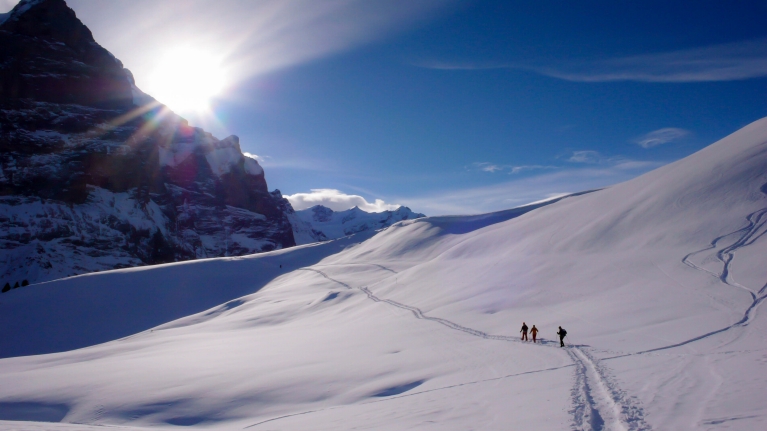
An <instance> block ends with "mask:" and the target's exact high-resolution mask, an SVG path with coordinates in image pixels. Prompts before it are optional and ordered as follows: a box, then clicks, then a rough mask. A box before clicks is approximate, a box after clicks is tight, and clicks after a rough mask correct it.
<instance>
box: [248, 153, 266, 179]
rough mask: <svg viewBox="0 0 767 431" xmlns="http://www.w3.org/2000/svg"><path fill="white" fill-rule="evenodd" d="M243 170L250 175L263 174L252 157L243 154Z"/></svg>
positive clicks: (262, 170)
mask: <svg viewBox="0 0 767 431" xmlns="http://www.w3.org/2000/svg"><path fill="white" fill-rule="evenodd" d="M245 172H247V173H248V174H250V175H263V174H264V169H263V168H262V167H261V165H259V164H258V161H256V159H255V158H253V157H248V156H245Z"/></svg>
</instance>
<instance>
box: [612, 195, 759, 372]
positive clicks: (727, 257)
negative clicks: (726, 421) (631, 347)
mask: <svg viewBox="0 0 767 431" xmlns="http://www.w3.org/2000/svg"><path fill="white" fill-rule="evenodd" d="M765 216H767V208H762V209H760V210H758V211H754V212H752V213H751V214H749V215H748V216H746V221H747V224H746V226H745V227H742V228H740V229H738V230H736V231H734V232H730V233H728V234H725V235H722V236H718V237H716V238H714V239H713V240H712V241H711V243H710V244H709V246H708V247H706V248H704V249H702V250H698V251H693V252H692V253H689V254H687V255H686V256H685V257H683V258H682V263H684V264H685V265H687V266H689V267H690V268H693V269H696V270H698V271H703V272H705V273H706V274H708V275H711V276H712V277H715V278H716V279H718V280H719V281H720V282H722V283H724V284H726V285H728V286H732V287H735V288H738V289H742V290H744V291H746V292H748V294H749V295H750V296H751V304H750V305H749V306H748V308H747V309H746V311H744V312H743V317H741V319H740V320H738V321H737V322H735V323H733V324H732V325H729V326H725V327H724V328H720V329H717V330H715V331H711V332H707V333H705V334H703V335H699V336H697V337H693V338H690V339H689V340H685V341H681V342H679V343H674V344H669V345H667V346H661V347H656V348H654V349H649V350H643V351H641V352H634V353H625V354H621V355H617V356H611V357H609V358H603V359H602V360H604V361H607V360H610V359H617V358H624V357H626V356H632V355H642V354H645V353H652V352H658V351H661V350H668V349H673V348H676V347H681V346H684V345H687V344H690V343H694V342H696V341H699V340H702V339H704V338H708V337H711V336H713V335H716V334H719V333H722V332H725V331H729V330H730V329H732V328H735V327H743V326H748V324H749V323H750V322H751V318H752V316H753V314H754V311H755V310H756V308H757V307H758V306H759V305H760V304H761V303H762V302H763V301H764V300H765V299H767V283H765V285H764V286H762V288H761V289H759V290H758V291H757V292H754V291H752V290H751V289H749V288H747V287H745V286H743V285H740V284H738V283H737V282H735V281H734V280H732V277H731V276H730V274H731V273H730V265H731V264H732V261H733V259H734V258H735V252H736V251H737V250H739V249H741V248H743V247H746V246H749V245H751V244H753V243H754V242H756V240H758V239H759V238H761V237H762V236H764V235H765V234H767V229H763V228H765V227H767V217H765ZM737 234H741V235H740V237H739V238H738V239H736V240H735V242H734V243H732V244H731V245H729V246H726V247H724V248H722V249H721V250H719V251H718V252H717V253H716V257H717V260H718V261H719V262H721V263H722V272H721V273H715V272H713V271H709V270H708V269H706V268H703V267H701V266H698V265H696V264H695V263H694V262H692V261H691V260H690V258H691V257H692V256H694V255H696V254H700V253H703V252H706V251H709V250H714V249H716V248H717V247H718V244H719V242H720V241H722V240H724V239H725V238H727V237H729V236H732V235H737Z"/></svg>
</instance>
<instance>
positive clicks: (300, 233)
mask: <svg viewBox="0 0 767 431" xmlns="http://www.w3.org/2000/svg"><path fill="white" fill-rule="evenodd" d="M420 217H426V216H425V215H423V214H421V213H415V212H413V211H412V210H411V209H410V208H408V207H406V206H400V207H399V208H397V209H396V210H384V211H381V212H377V213H371V212H367V211H364V210H362V209H360V208H359V207H358V206H356V205H355V206H354V207H353V208H350V209H348V210H344V211H333V210H332V209H330V208H328V207H325V206H323V205H314V206H312V207H309V208H305V209H303V210H299V211H295V212H293V213H289V214H288V218H289V219H290V223H291V225H292V226H293V236H294V237H295V238H296V244H309V243H312V242H318V241H327V240H330V239H336V238H341V237H344V236H348V235H352V234H355V233H359V232H364V231H369V230H378V229H383V228H385V227H389V226H391V225H392V224H394V223H397V222H400V221H402V220H412V219H416V218H420Z"/></svg>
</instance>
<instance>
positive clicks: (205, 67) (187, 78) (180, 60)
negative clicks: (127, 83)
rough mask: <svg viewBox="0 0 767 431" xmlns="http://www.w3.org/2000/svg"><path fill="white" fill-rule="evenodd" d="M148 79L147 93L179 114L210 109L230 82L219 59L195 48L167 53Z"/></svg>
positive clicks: (174, 49) (179, 48) (176, 49)
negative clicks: (227, 81) (212, 102)
mask: <svg viewBox="0 0 767 431" xmlns="http://www.w3.org/2000/svg"><path fill="white" fill-rule="evenodd" d="M148 78H149V79H148V81H147V84H148V85H147V93H149V94H151V95H152V96H153V97H154V98H155V99H157V100H158V101H159V102H160V103H163V104H164V105H166V106H168V107H169V108H170V109H171V110H173V111H176V112H178V113H182V112H200V111H206V110H209V109H210V104H211V101H212V100H213V99H215V98H216V97H217V96H220V95H221V94H222V92H223V91H224V89H225V88H226V80H227V77H226V73H225V72H224V68H223V66H222V61H221V59H220V58H217V57H216V56H215V55H213V54H212V53H211V52H207V51H205V50H202V49H198V48H193V47H177V48H173V49H170V50H167V51H164V52H163V53H162V54H161V57H160V58H159V60H158V61H157V65H156V67H155V69H154V70H153V71H152V72H151V74H150V75H149V77H148Z"/></svg>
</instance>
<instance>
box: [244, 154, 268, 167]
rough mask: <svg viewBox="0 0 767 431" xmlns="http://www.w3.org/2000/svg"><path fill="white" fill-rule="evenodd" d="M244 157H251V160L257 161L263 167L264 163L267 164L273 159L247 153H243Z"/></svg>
mask: <svg viewBox="0 0 767 431" xmlns="http://www.w3.org/2000/svg"><path fill="white" fill-rule="evenodd" d="M242 155H243V156H245V157H250V158H251V159H255V160H256V161H257V162H258V163H259V164H262V165H263V164H264V162H266V161H267V160H268V159H270V158H271V157H269V156H259V155H257V154H252V153H249V152H247V151H243V153H242Z"/></svg>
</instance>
